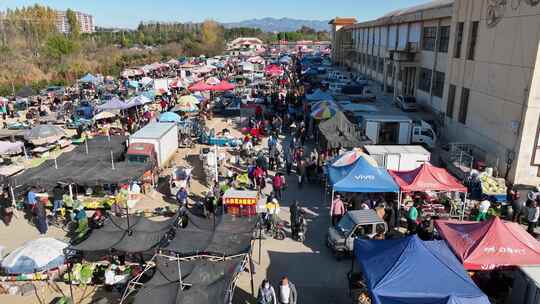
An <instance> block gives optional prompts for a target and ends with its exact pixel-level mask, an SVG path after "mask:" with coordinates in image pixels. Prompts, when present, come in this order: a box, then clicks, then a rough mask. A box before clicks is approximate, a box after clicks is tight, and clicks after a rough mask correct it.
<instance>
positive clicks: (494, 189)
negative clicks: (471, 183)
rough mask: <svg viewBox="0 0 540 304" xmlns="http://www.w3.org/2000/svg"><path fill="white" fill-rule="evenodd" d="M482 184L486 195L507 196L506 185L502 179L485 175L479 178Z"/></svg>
mask: <svg viewBox="0 0 540 304" xmlns="http://www.w3.org/2000/svg"><path fill="white" fill-rule="evenodd" d="M478 178H479V179H480V181H481V182H482V193H483V194H485V195H502V194H504V195H506V183H505V181H504V179H502V178H494V177H492V176H489V175H487V174H485V173H482V174H480V176H479V177H478Z"/></svg>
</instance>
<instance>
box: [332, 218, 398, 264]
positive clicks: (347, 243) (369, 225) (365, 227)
mask: <svg viewBox="0 0 540 304" xmlns="http://www.w3.org/2000/svg"><path fill="white" fill-rule="evenodd" d="M387 231H388V226H386V223H385V222H384V220H383V219H381V218H380V216H379V215H378V214H377V212H376V211H375V210H373V209H370V210H352V211H349V212H347V213H346V214H345V215H344V216H343V217H342V218H341V220H340V221H339V223H338V224H337V225H336V226H335V227H330V228H328V233H327V236H326V245H327V246H328V248H330V249H331V250H332V252H333V253H334V254H335V255H336V257H337V258H339V257H341V256H343V255H349V254H351V253H352V252H353V251H354V239H356V238H359V237H362V238H373V237H374V236H375V235H377V234H379V233H382V234H385V233H386V232H387Z"/></svg>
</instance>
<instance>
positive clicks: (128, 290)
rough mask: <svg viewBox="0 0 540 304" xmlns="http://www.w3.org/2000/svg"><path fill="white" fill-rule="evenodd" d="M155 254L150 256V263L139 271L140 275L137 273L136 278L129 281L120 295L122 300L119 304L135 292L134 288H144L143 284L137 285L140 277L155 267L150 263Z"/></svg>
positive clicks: (122, 303)
mask: <svg viewBox="0 0 540 304" xmlns="http://www.w3.org/2000/svg"><path fill="white" fill-rule="evenodd" d="M156 256H157V254H154V256H152V258H151V259H150V261H148V263H147V264H146V266H145V267H144V269H143V271H141V273H139V274H138V275H137V276H136V277H134V278H133V279H131V280H130V281H129V282H128V284H127V286H126V289H125V290H124V293H123V294H122V298H121V299H120V304H124V303H125V302H124V301H125V300H126V299H127V297H128V296H129V295H130V294H131V293H132V292H133V291H135V286H144V284H143V283H139V280H140V279H141V277H142V276H143V275H144V274H145V273H146V272H147V271H148V270H150V269H151V268H153V267H156V264H155V263H152V261H154V260H155V258H156Z"/></svg>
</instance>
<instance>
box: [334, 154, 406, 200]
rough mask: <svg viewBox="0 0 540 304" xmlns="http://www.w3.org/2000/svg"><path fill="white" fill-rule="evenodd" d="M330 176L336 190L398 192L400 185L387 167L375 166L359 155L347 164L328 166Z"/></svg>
mask: <svg viewBox="0 0 540 304" xmlns="http://www.w3.org/2000/svg"><path fill="white" fill-rule="evenodd" d="M328 177H329V182H330V185H332V200H334V192H356V193H360V192H363V193H390V192H391V193H398V192H399V187H398V185H397V184H396V183H395V182H394V180H393V179H392V177H391V176H390V174H389V173H388V171H387V170H386V169H382V168H377V167H375V166H373V165H372V164H371V163H370V161H369V160H368V159H367V158H366V157H358V158H357V159H356V160H355V161H354V163H352V164H351V165H347V166H334V165H330V166H329V167H328Z"/></svg>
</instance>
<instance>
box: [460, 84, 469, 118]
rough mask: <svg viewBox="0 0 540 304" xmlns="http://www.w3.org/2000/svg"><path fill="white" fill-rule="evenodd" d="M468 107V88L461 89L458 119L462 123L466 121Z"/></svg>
mask: <svg viewBox="0 0 540 304" xmlns="http://www.w3.org/2000/svg"><path fill="white" fill-rule="evenodd" d="M468 108H469V89H466V88H463V89H461V104H460V105H459V116H458V121H459V122H460V123H462V124H466V123H467V110H468Z"/></svg>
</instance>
